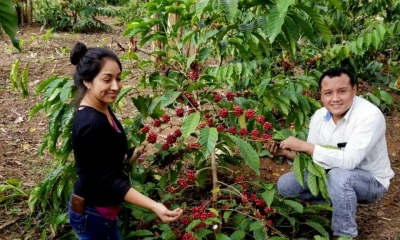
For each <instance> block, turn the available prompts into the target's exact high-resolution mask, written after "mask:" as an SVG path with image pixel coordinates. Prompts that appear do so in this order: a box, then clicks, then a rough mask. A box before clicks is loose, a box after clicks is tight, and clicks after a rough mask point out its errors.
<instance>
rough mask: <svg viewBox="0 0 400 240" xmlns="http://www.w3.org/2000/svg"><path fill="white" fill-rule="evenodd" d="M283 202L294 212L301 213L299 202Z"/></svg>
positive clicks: (301, 207)
mask: <svg viewBox="0 0 400 240" xmlns="http://www.w3.org/2000/svg"><path fill="white" fill-rule="evenodd" d="M283 202H284V203H285V204H287V205H288V206H289V207H291V208H293V209H294V210H295V211H296V212H298V213H303V210H304V207H303V205H301V204H300V203H299V202H296V201H293V200H287V199H285V200H283Z"/></svg>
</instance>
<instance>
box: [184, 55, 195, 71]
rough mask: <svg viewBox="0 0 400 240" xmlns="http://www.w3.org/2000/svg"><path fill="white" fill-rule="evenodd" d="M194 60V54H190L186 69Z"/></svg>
mask: <svg viewBox="0 0 400 240" xmlns="http://www.w3.org/2000/svg"><path fill="white" fill-rule="evenodd" d="M195 59H196V54H192V56H190V57H189V58H188V60H187V63H186V67H187V68H188V69H190V65H191V64H192V62H194V60H195Z"/></svg>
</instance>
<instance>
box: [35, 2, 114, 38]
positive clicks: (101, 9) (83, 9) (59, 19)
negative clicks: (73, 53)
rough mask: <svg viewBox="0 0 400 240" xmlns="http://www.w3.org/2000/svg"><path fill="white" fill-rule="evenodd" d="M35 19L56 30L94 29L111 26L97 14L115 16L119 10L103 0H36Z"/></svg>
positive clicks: (103, 28)
mask: <svg viewBox="0 0 400 240" xmlns="http://www.w3.org/2000/svg"><path fill="white" fill-rule="evenodd" d="M34 14H35V21H36V22H37V23H38V24H46V25H48V26H49V27H52V28H55V29H56V30H67V29H70V30H72V31H93V30H98V29H100V30H105V29H109V28H110V27H109V26H108V25H106V24H104V23H103V22H102V21H100V20H98V19H97V18H96V17H97V16H107V17H115V16H117V15H118V11H117V10H115V9H113V8H110V7H107V6H106V5H105V1H102V0H94V1H89V0H72V1H66V0H57V1H49V0H38V1H35V11H34Z"/></svg>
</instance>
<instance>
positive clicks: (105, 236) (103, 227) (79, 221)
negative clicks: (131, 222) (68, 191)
mask: <svg viewBox="0 0 400 240" xmlns="http://www.w3.org/2000/svg"><path fill="white" fill-rule="evenodd" d="M68 214H69V222H70V224H71V226H72V229H73V230H74V232H75V233H76V235H78V237H79V239H81V240H120V236H119V233H118V227H117V221H116V220H114V221H113V220H108V219H106V218H104V217H103V216H102V215H101V214H100V213H99V212H98V211H97V210H96V209H94V208H90V207H86V208H85V213H84V214H82V215H81V214H77V213H76V212H74V211H72V210H71V200H70V203H69V204H68Z"/></svg>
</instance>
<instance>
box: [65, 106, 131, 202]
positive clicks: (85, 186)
mask: <svg viewBox="0 0 400 240" xmlns="http://www.w3.org/2000/svg"><path fill="white" fill-rule="evenodd" d="M109 111H110V113H111V116H112V117H113V119H114V121H115V123H116V125H117V126H118V129H120V130H121V131H120V133H119V132H118V131H116V130H115V129H114V127H113V126H111V124H110V123H109V121H108V119H107V116H106V115H105V114H104V113H102V112H100V111H97V110H96V109H94V108H92V107H88V106H84V107H83V108H81V109H80V110H77V112H76V115H75V118H74V122H73V126H72V127H73V128H72V145H73V150H74V155H75V160H76V171H77V173H78V179H77V180H76V182H75V184H74V192H75V194H77V195H79V196H81V197H83V198H84V199H85V206H88V207H95V206H112V205H118V204H120V203H121V202H122V201H123V199H124V197H125V195H126V193H127V192H128V190H129V189H130V187H131V186H130V184H129V181H128V176H127V175H126V174H125V173H124V171H123V169H124V157H125V154H127V151H128V149H127V139H126V136H125V133H124V131H123V128H122V125H121V123H120V122H119V121H118V120H117V119H116V117H115V115H114V114H113V113H112V111H111V109H109Z"/></svg>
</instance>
